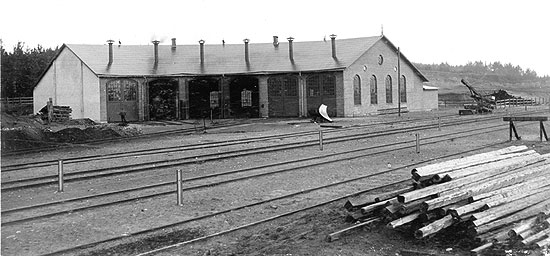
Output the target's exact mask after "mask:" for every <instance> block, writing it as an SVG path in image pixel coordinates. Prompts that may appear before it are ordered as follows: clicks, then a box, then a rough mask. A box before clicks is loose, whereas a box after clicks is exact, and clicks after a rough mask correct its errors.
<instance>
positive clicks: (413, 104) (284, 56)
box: [33, 36, 437, 122]
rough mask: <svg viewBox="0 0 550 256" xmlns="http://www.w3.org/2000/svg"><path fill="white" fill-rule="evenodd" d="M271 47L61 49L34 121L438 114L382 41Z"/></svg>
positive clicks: (428, 90)
mask: <svg viewBox="0 0 550 256" xmlns="http://www.w3.org/2000/svg"><path fill="white" fill-rule="evenodd" d="M335 37H336V36H331V38H330V40H326V41H325V40H323V41H312V42H294V41H293V38H288V39H287V41H285V42H279V40H278V38H277V37H273V38H274V40H273V43H260V44H252V43H249V41H248V40H247V39H245V40H244V43H243V44H225V43H223V44H215V45H210V44H205V42H204V41H202V40H201V41H200V42H199V44H197V45H176V40H175V39H172V44H171V45H159V42H158V41H153V45H113V41H108V44H107V45H72V44H64V45H63V46H62V47H61V49H60V51H59V54H58V55H57V56H56V58H55V59H54V60H53V61H52V63H51V64H50V66H49V67H48V69H47V70H46V71H45V72H44V74H43V75H42V77H41V79H40V80H39V82H38V83H37V85H36V87H35V88H34V95H33V96H34V111H35V112H38V111H39V110H40V108H42V107H43V106H44V105H45V104H46V102H47V101H48V99H49V98H52V100H53V103H54V105H68V106H71V108H72V117H73V118H90V119H93V120H95V121H99V122H118V121H120V120H121V117H120V113H121V112H124V113H125V114H126V120H128V121H144V120H175V119H194V118H202V117H203V116H208V117H210V115H212V116H213V117H214V118H236V117H237V118H240V117H250V118H254V117H305V116H308V110H315V109H318V107H319V105H320V104H325V105H327V106H328V114H329V116H331V117H353V116H365V115H369V114H377V113H380V112H383V111H387V110H391V109H393V110H395V109H396V108H397V106H398V100H400V101H401V107H402V108H403V110H408V111H421V110H430V109H436V108H437V88H433V87H425V85H424V83H425V82H427V81H428V80H427V79H426V77H424V75H422V73H421V72H420V71H419V70H418V69H417V68H416V67H414V65H413V64H412V63H411V62H410V61H409V60H408V59H407V58H406V57H405V56H404V55H403V54H401V55H400V56H401V58H400V74H401V77H400V78H399V79H401V81H402V82H401V83H402V85H403V86H402V90H401V93H400V96H401V98H400V99H398V89H397V80H398V77H397V65H398V55H397V48H396V47H395V46H394V45H393V44H392V43H391V42H390V41H389V40H388V39H387V37H385V36H375V37H364V38H352V39H339V40H336V38H335Z"/></svg>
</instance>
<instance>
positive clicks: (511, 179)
mask: <svg viewBox="0 0 550 256" xmlns="http://www.w3.org/2000/svg"><path fill="white" fill-rule="evenodd" d="M549 170H550V165H543V166H539V167H536V168H529V169H525V170H522V171H520V172H516V173H513V174H504V175H502V174H501V175H498V176H496V178H492V179H489V180H485V181H483V180H482V181H480V182H477V183H474V184H473V185H471V186H470V185H469V186H468V187H466V188H465V189H463V190H462V191H458V192H454V193H445V194H444V195H441V196H440V197H437V198H434V199H431V200H428V201H426V202H424V203H423V204H422V209H423V210H426V211H430V210H432V209H435V208H439V207H442V206H445V205H449V204H452V203H456V202H458V201H462V200H464V199H468V197H470V196H472V195H476V194H482V193H486V192H488V191H491V190H495V189H499V188H503V187H506V186H510V185H512V184H515V183H519V182H522V181H524V180H527V179H529V177H530V176H531V175H538V174H541V173H543V172H548V171H549ZM474 177H475V176H474ZM460 180H461V179H459V180H458V181H460ZM451 182H452V181H451ZM448 183H450V182H447V183H443V184H442V185H444V184H448Z"/></svg>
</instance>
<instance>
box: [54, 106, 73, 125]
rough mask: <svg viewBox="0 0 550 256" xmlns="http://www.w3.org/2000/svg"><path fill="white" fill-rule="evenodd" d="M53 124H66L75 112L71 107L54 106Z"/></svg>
mask: <svg viewBox="0 0 550 256" xmlns="http://www.w3.org/2000/svg"><path fill="white" fill-rule="evenodd" d="M52 112H53V113H52V120H51V122H64V121H68V120H69V119H71V113H72V112H73V110H72V109H71V107H69V106H53V108H52Z"/></svg>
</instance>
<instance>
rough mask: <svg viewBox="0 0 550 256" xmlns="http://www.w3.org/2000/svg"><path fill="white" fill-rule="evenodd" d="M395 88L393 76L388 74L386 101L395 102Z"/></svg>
mask: <svg viewBox="0 0 550 256" xmlns="http://www.w3.org/2000/svg"><path fill="white" fill-rule="evenodd" d="M392 93H393V90H392V81H391V76H390V75H387V76H386V103H392V102H393V95H392Z"/></svg>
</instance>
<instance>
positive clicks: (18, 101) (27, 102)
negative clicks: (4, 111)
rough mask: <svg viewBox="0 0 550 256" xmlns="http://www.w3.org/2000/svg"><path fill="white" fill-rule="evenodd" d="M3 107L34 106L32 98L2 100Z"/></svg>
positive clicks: (0, 101)
mask: <svg viewBox="0 0 550 256" xmlns="http://www.w3.org/2000/svg"><path fill="white" fill-rule="evenodd" d="M0 103H1V104H2V106H17V105H32V104H33V101H32V97H17V98H2V99H0Z"/></svg>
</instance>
